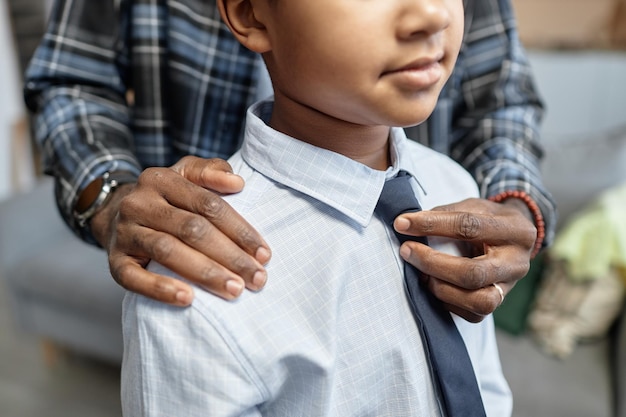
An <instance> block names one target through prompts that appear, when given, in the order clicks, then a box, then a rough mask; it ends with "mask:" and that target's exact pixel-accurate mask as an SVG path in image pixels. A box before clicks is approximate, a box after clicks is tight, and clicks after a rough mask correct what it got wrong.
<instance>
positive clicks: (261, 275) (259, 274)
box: [252, 271, 267, 289]
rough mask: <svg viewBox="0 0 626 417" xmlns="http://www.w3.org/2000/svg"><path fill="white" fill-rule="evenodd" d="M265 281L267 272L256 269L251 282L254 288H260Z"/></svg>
mask: <svg viewBox="0 0 626 417" xmlns="http://www.w3.org/2000/svg"><path fill="white" fill-rule="evenodd" d="M265 282H267V273H265V272H264V271H256V272H255V274H254V276H253V277H252V284H253V285H254V287H255V288H258V289H261V288H263V286H264V285H265Z"/></svg>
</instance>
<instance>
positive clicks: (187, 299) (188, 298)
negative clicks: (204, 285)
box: [176, 291, 193, 306]
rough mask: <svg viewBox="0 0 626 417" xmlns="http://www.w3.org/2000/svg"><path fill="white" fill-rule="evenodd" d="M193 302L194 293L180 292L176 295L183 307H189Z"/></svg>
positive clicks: (177, 300)
mask: <svg viewBox="0 0 626 417" xmlns="http://www.w3.org/2000/svg"><path fill="white" fill-rule="evenodd" d="M192 301H193V292H191V291H178V292H177V293H176V302H177V303H178V304H180V305H183V306H188V305H189V304H191V302H192Z"/></svg>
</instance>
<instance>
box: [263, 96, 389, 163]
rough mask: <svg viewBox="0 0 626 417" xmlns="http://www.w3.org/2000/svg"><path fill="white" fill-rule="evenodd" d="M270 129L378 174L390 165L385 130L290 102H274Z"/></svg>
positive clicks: (384, 128)
mask: <svg viewBox="0 0 626 417" xmlns="http://www.w3.org/2000/svg"><path fill="white" fill-rule="evenodd" d="M269 125H270V126H271V127H272V128H273V129H275V130H277V131H279V132H282V133H284V134H286V135H289V136H291V137H293V138H296V139H298V140H301V141H303V142H306V143H309V144H311V145H314V146H317V147H319V148H323V149H328V150H330V151H333V152H336V153H339V154H342V155H344V156H346V157H348V158H351V159H353V160H355V161H357V162H360V163H362V164H364V165H367V166H369V167H370V168H372V169H377V170H380V171H384V170H386V169H387V168H388V167H389V166H390V165H391V158H390V153H389V133H390V130H391V129H390V128H389V127H388V126H363V125H358V124H354V123H349V122H346V121H344V120H340V119H337V118H334V117H331V116H329V115H327V114H323V113H320V112H319V111H317V110H315V109H313V108H310V107H304V106H302V105H300V104H296V103H294V102H292V101H289V100H281V99H280V98H278V97H277V98H276V99H275V103H274V108H273V111H272V117H271V119H270V122H269Z"/></svg>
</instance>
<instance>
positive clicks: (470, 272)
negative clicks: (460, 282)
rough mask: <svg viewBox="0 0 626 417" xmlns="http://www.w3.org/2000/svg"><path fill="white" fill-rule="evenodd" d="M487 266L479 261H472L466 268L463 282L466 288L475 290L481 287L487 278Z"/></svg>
mask: <svg viewBox="0 0 626 417" xmlns="http://www.w3.org/2000/svg"><path fill="white" fill-rule="evenodd" d="M487 271H488V268H486V267H485V266H484V265H483V264H481V263H474V264H473V265H471V266H470V267H469V268H468V269H467V273H466V275H465V284H466V285H467V288H468V289H472V290H477V289H480V288H483V287H484V286H485V284H486V282H487V280H488V279H489V276H488V272H487Z"/></svg>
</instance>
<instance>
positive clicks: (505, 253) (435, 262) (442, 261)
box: [400, 242, 530, 322]
mask: <svg viewBox="0 0 626 417" xmlns="http://www.w3.org/2000/svg"><path fill="white" fill-rule="evenodd" d="M400 254H401V255H402V257H403V258H404V259H405V260H406V261H407V262H409V263H411V264H413V265H414V266H415V267H416V268H418V269H419V270H420V271H422V272H423V274H424V275H425V276H427V277H428V288H429V289H430V291H432V293H433V294H434V295H435V297H437V298H438V299H439V300H441V301H442V302H443V303H444V304H445V305H446V307H447V308H448V309H449V310H450V311H451V312H453V313H455V314H457V315H459V316H461V317H463V318H464V319H466V320H468V321H470V322H479V321H481V320H483V319H484V318H485V317H486V316H487V315H489V314H491V313H493V312H494V311H495V309H496V308H497V307H499V306H500V304H501V301H502V296H501V295H500V292H499V290H498V289H497V288H496V287H494V286H493V284H494V283H497V284H498V285H499V286H500V288H501V289H502V293H503V295H504V296H505V297H506V294H508V292H509V291H510V290H511V289H512V288H513V286H514V285H515V283H516V282H517V281H518V280H519V279H521V278H523V277H524V276H525V275H526V273H527V272H528V269H529V267H530V263H529V255H528V252H526V251H525V250H523V249H522V250H519V249H518V248H517V247H515V246H504V247H489V248H488V251H487V252H486V253H485V254H482V255H480V256H476V257H473V258H469V257H462V256H454V255H449V254H446V253H442V252H440V251H437V250H435V249H433V248H430V247H428V246H426V245H422V244H419V243H416V242H406V243H404V244H403V245H402V247H401V250H400Z"/></svg>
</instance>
